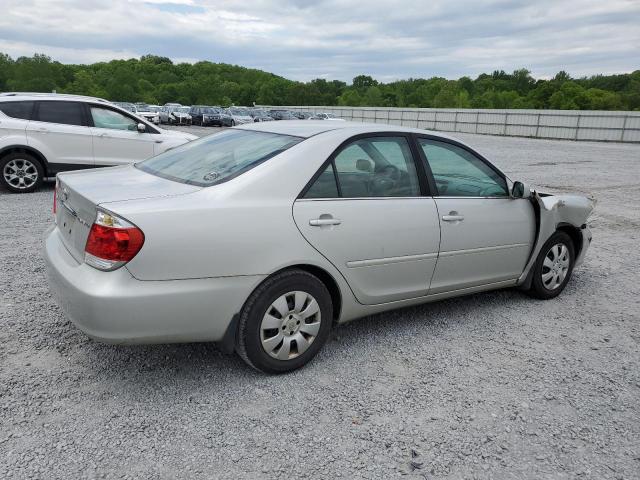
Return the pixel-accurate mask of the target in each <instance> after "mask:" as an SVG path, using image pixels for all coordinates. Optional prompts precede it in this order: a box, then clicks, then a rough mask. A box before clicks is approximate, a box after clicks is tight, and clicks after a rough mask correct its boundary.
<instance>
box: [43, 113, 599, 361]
mask: <svg viewBox="0 0 640 480" xmlns="http://www.w3.org/2000/svg"><path fill="white" fill-rule="evenodd" d="M116 187H117V188H116ZM56 192H57V194H56V196H55V200H54V202H55V204H54V205H55V211H56V214H55V215H56V225H55V226H54V227H53V228H52V229H51V230H50V231H49V232H48V235H47V239H46V251H45V257H46V262H47V269H48V277H49V283H50V286H51V289H52V291H53V292H54V294H55V296H56V297H57V298H58V301H59V303H60V305H61V306H62V308H63V309H64V311H65V312H66V313H67V315H68V316H69V317H70V318H71V320H73V321H74V322H75V323H76V325H78V326H79V327H80V328H81V329H82V330H84V331H85V332H86V333H87V334H89V335H90V336H92V337H94V338H96V339H99V340H102V341H106V342H112V343H152V342H170V341H171V342H173V341H175V342H189V341H218V342H221V344H222V345H223V346H224V347H225V348H226V349H227V350H235V351H237V352H238V353H239V354H240V356H241V357H242V358H243V359H244V360H245V361H246V362H247V363H249V364H250V365H252V366H253V367H255V368H257V369H259V370H262V371H265V372H273V373H279V372H286V371H290V370H293V369H296V368H298V367H301V366H302V365H304V364H305V363H307V362H308V361H309V360H310V359H311V358H313V357H314V356H315V354H316V353H317V352H318V350H319V349H320V348H321V347H322V345H323V344H324V343H325V342H326V340H327V338H328V336H329V331H330V330H331V328H332V327H333V326H334V325H335V324H336V323H341V322H346V321H349V320H353V319H355V318H358V317H362V316H365V315H370V314H374V313H378V312H382V311H385V310H390V309H394V308H399V307H404V306H409V305H416V304H420V303H425V302H430V301H434V300H439V299H443V298H449V297H456V296H459V295H465V294H470V293H475V292H479V291H484V290H491V289H496V288H506V287H515V286H519V287H520V288H521V289H523V290H525V291H527V292H528V293H530V294H531V295H532V296H534V297H537V298H542V299H549V298H553V297H555V296H557V295H558V294H559V293H560V292H561V291H562V290H563V289H564V287H565V286H566V284H567V282H568V281H569V278H570V277H571V273H572V271H573V269H574V267H576V266H577V265H579V264H580V263H581V262H582V260H583V259H584V257H585V253H586V251H587V248H588V246H589V243H590V241H591V234H590V231H589V229H588V228H587V226H586V221H587V217H588V216H589V214H590V212H591V210H592V208H593V202H592V201H591V200H589V199H588V198H585V197H581V196H575V195H548V194H543V193H539V192H535V191H531V190H530V189H529V188H528V187H527V186H526V184H524V183H522V182H519V181H515V182H513V181H511V180H509V179H508V178H507V177H506V176H505V175H504V174H503V173H502V172H501V171H500V170H499V169H498V168H496V167H495V166H494V165H492V164H491V163H490V162H489V161H488V160H486V159H485V158H484V157H482V156H481V155H480V154H478V153H476V152H475V151H474V150H473V149H471V148H470V147H469V146H467V145H465V144H464V143H462V142H460V141H457V140H455V139H453V138H451V137H448V136H445V135H442V134H440V133H436V132H428V131H425V130H418V129H412V128H406V127H398V126H391V125H381V124H374V125H369V124H359V123H351V122H349V123H347V122H344V123H341V124H329V122H326V121H318V122H312V121H304V122H303V121H295V122H273V123H252V124H248V125H243V126H241V127H236V128H232V129H228V130H225V131H223V132H220V133H217V134H215V135H210V136H207V137H204V138H201V139H200V140H197V141H194V142H191V143H189V144H187V145H183V146H181V147H178V148H175V149H173V150H171V151H168V152H165V153H163V154H161V155H158V156H156V157H153V158H151V159H148V160H145V161H142V162H139V163H136V164H134V165H128V166H122V167H116V168H112V169H107V170H101V171H90V172H89V171H88V172H73V173H65V174H60V175H59V176H58V184H57V186H56ZM70 212H76V214H75V215H74V214H73V213H70ZM381 348H383V346H382V345H381Z"/></svg>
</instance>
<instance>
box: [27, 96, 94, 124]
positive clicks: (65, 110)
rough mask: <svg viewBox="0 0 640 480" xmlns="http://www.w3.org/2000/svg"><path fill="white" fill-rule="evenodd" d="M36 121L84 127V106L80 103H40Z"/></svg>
mask: <svg viewBox="0 0 640 480" xmlns="http://www.w3.org/2000/svg"><path fill="white" fill-rule="evenodd" d="M37 110H38V112H37V118H36V120H38V121H40V122H48V123H59V124H62V125H80V126H82V125H84V115H83V106H82V104H81V103H78V102H57V101H54V102H38V109H37Z"/></svg>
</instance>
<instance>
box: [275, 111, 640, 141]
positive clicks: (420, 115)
mask: <svg viewBox="0 0 640 480" xmlns="http://www.w3.org/2000/svg"><path fill="white" fill-rule="evenodd" d="M273 108H286V109H289V110H303V111H309V112H313V113H316V112H326V113H333V114H334V115H335V116H337V117H340V118H344V119H345V120H352V121H355V122H373V123H389V124H392V125H403V126H407V127H417V128H423V129H427V130H440V131H443V132H463V133H479V134H486V135H507V136H518V137H534V138H554V139H563V140H592V141H593V140H595V141H609V142H640V112H622V111H620V112H609V111H590V110H588V111H587V110H581V111H579V110H476V109H450V108H443V109H438V108H381V107H313V106H309V107H273Z"/></svg>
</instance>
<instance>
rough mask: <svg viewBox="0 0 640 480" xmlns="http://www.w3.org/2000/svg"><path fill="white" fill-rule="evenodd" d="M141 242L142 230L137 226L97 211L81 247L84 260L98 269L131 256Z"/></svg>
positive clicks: (135, 252) (113, 265) (142, 240)
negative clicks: (85, 241)
mask: <svg viewBox="0 0 640 480" xmlns="http://www.w3.org/2000/svg"><path fill="white" fill-rule="evenodd" d="M143 244H144V234H143V233H142V230H140V229H139V228H138V227H136V226H135V225H132V224H131V223H129V222H127V221H126V220H124V219H122V218H120V217H117V216H115V215H112V214H110V213H106V212H101V211H98V214H97V217H96V220H95V222H94V224H93V225H92V226H91V230H90V231H89V237H88V238H87V244H86V246H85V248H84V251H85V262H86V263H87V264H89V265H91V266H92V267H95V268H98V269H100V270H115V269H116V268H119V267H121V266H122V265H124V264H125V263H127V262H128V261H130V260H131V259H132V258H133V257H135V256H136V254H137V253H138V252H139V251H140V249H141V248H142V245H143Z"/></svg>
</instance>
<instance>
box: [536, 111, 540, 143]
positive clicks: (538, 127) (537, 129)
mask: <svg viewBox="0 0 640 480" xmlns="http://www.w3.org/2000/svg"><path fill="white" fill-rule="evenodd" d="M539 130H540V114H538V123H537V124H536V138H539V137H538V131H539Z"/></svg>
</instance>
